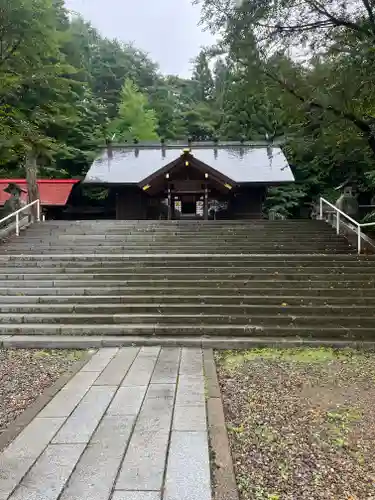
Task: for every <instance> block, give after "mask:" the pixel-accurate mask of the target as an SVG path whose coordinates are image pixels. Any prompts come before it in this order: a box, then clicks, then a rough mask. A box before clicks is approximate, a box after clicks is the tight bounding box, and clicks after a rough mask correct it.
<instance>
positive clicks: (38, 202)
mask: <svg viewBox="0 0 375 500" xmlns="http://www.w3.org/2000/svg"><path fill="white" fill-rule="evenodd" d="M36 220H37V222H40V200H37V202H36Z"/></svg>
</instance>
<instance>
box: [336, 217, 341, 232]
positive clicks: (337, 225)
mask: <svg viewBox="0 0 375 500" xmlns="http://www.w3.org/2000/svg"><path fill="white" fill-rule="evenodd" d="M336 233H337V234H340V214H339V212H337V213H336Z"/></svg>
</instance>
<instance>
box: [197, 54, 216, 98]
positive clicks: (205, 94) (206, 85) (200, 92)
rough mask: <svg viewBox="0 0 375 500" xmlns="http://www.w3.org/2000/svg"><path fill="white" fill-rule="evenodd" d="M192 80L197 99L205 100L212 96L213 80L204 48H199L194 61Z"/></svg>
mask: <svg viewBox="0 0 375 500" xmlns="http://www.w3.org/2000/svg"><path fill="white" fill-rule="evenodd" d="M193 82H194V86H195V97H196V99H197V100H198V101H201V102H207V101H209V100H210V99H212V97H213V91H214V82H213V78H212V73H211V69H210V66H209V63H208V57H207V54H206V52H205V51H204V50H201V51H200V53H199V55H198V57H197V58H196V59H195V61H194V69H193Z"/></svg>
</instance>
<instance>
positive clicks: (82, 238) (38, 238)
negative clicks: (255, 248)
mask: <svg viewBox="0 0 375 500" xmlns="http://www.w3.org/2000/svg"><path fill="white" fill-rule="evenodd" d="M314 236H316V237H317V238H318V239H319V240H328V241H338V240H340V239H341V238H340V237H338V236H337V235H336V234H334V233H332V232H331V231H330V232H327V233H321V232H317V233H316V235H314ZM191 237H194V238H196V240H197V241H198V240H199V241H201V242H210V241H212V240H218V241H223V240H224V241H231V242H232V241H233V242H236V241H257V242H260V241H262V239H263V238H267V239H268V240H269V241H272V240H274V238H275V235H273V234H272V233H270V232H267V231H262V232H260V231H257V232H256V233H254V232H244V233H243V234H239V233H238V232H235V233H233V234H230V233H222V234H219V233H212V232H208V233H207V234H201V233H200V234H198V235H197V236H195V235H194V234H193V233H187V234H180V233H176V234H138V233H134V234H133V233H130V234H129V233H124V234H105V233H104V234H97V235H95V234H87V235H85V234H69V233H66V234H54V233H51V234H50V235H46V234H43V235H42V234H40V235H35V234H34V235H30V234H28V233H26V234H24V235H23V236H21V237H20V238H17V241H26V240H27V241H30V242H32V243H44V242H49V243H58V242H60V243H62V242H66V241H70V240H73V241H75V242H77V243H83V242H86V241H90V242H92V243H95V242H96V243H111V242H117V241H120V242H121V241H134V242H137V243H138V242H142V241H152V242H154V241H161V242H162V241H168V242H173V241H181V242H189V240H190V238H191ZM277 237H278V239H282V240H284V241H290V240H292V241H299V240H301V239H305V240H308V239H311V232H301V231H299V232H298V234H294V233H290V234H289V233H283V232H278V234H277ZM12 241H15V240H12Z"/></svg>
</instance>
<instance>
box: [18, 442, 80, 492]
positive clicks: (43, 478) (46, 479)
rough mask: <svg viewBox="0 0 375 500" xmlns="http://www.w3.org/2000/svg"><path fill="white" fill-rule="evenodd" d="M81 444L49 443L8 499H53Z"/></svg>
mask: <svg viewBox="0 0 375 500" xmlns="http://www.w3.org/2000/svg"><path fill="white" fill-rule="evenodd" d="M84 447H85V446H84V445H83V444H64V445H58V446H54V445H49V446H48V447H47V449H46V450H45V452H44V453H43V455H42V456H41V457H40V458H39V460H37V462H36V464H35V465H34V467H33V468H32V469H31V470H30V472H29V473H28V474H27V475H26V476H25V478H24V479H23V480H22V482H21V484H20V485H19V487H18V488H17V489H16V491H15V492H14V493H13V494H12V495H11V497H10V499H9V500H55V499H56V498H58V496H59V494H60V493H61V491H62V490H63V488H64V486H65V484H66V482H67V480H68V479H69V476H70V474H71V473H72V471H73V469H74V467H75V465H76V463H77V462H78V459H79V457H80V455H81V453H82V452H83V450H84Z"/></svg>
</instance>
